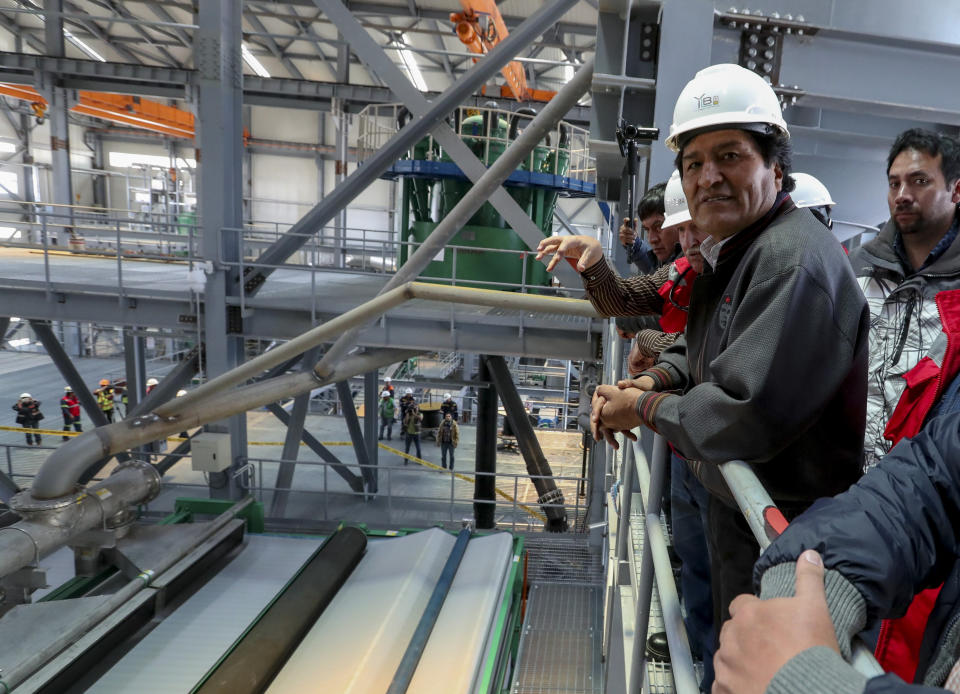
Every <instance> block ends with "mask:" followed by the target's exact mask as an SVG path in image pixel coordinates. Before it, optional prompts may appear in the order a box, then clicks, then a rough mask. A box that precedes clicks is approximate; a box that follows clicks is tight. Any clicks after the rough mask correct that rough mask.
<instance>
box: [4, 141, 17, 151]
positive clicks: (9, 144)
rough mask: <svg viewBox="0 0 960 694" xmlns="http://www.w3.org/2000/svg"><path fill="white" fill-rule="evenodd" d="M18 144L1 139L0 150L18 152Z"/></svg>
mask: <svg viewBox="0 0 960 694" xmlns="http://www.w3.org/2000/svg"><path fill="white" fill-rule="evenodd" d="M16 151H17V146H16V145H15V144H14V143H13V142H2V141H0V152H16Z"/></svg>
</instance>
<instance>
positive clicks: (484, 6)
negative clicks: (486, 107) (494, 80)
mask: <svg viewBox="0 0 960 694" xmlns="http://www.w3.org/2000/svg"><path fill="white" fill-rule="evenodd" d="M460 4H461V5H462V6H463V12H462V13H456V12H455V13H451V15H450V21H451V22H453V23H454V25H455V27H456V32H457V38H459V39H460V41H461V42H462V43H463V44H464V45H465V46H466V47H467V48H468V49H469V50H470V52H471V53H476V54H477V55H483V54H485V53H489V52H490V50H491V49H492V48H493V47H494V46H496V45H497V44H498V43H499V42H500V41H502V40H503V39H505V38H507V36H508V35H509V33H510V32H509V31H507V25H506V24H505V23H504V21H503V15H501V14H500V9H499V8H498V7H497V3H496V2H495V0H460ZM482 17H485V18H486V23H485V26H482V25H481V21H480V20H481V18H482ZM474 62H476V58H474ZM501 72H502V73H503V76H504V78H505V79H506V80H507V84H506V86H504V87H501V88H500V96H501V97H502V98H514V99H516V100H517V101H550V99H552V98H553V97H554V96H555V95H556V92H554V91H550V90H547V89H530V88H529V87H528V86H527V76H526V74H525V73H524V71H523V65H521V64H520V63H519V62H517V61H516V60H514V61H512V62H510V63H507V65H505V66H504V68H503V70H501Z"/></svg>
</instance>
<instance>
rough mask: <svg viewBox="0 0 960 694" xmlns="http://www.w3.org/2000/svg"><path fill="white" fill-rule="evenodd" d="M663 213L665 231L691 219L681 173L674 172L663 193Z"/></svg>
mask: <svg viewBox="0 0 960 694" xmlns="http://www.w3.org/2000/svg"><path fill="white" fill-rule="evenodd" d="M663 211H664V215H665V216H664V218H663V224H662V225H661V226H662V228H664V229H667V228H669V227H672V226H676V225H677V224H683V223H684V222H689V221H690V219H691V217H690V210H689V209H688V208H687V196H686V195H684V194H683V183H681V181H680V172H679V171H674V172H673V174H672V175H671V176H670V180H669V181H667V187H666V189H665V190H664V191H663Z"/></svg>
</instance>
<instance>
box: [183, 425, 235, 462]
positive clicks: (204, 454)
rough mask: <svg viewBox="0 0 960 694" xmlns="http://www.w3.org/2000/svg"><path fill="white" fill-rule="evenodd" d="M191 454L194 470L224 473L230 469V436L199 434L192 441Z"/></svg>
mask: <svg viewBox="0 0 960 694" xmlns="http://www.w3.org/2000/svg"><path fill="white" fill-rule="evenodd" d="M190 453H191V456H192V458H193V469H194V470H200V471H203V472H223V471H224V470H226V469H227V468H228V467H230V434H214V433H212V432H209V431H205V432H203V433H202V434H198V435H197V436H194V437H193V439H191V441H190Z"/></svg>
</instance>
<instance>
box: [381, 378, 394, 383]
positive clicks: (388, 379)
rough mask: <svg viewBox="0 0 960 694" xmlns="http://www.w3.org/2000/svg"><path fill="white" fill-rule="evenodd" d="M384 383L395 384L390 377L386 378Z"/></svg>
mask: <svg viewBox="0 0 960 694" xmlns="http://www.w3.org/2000/svg"><path fill="white" fill-rule="evenodd" d="M383 382H384V383H392V382H393V379H391V378H390V377H389V376H386V377H384V379H383Z"/></svg>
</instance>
